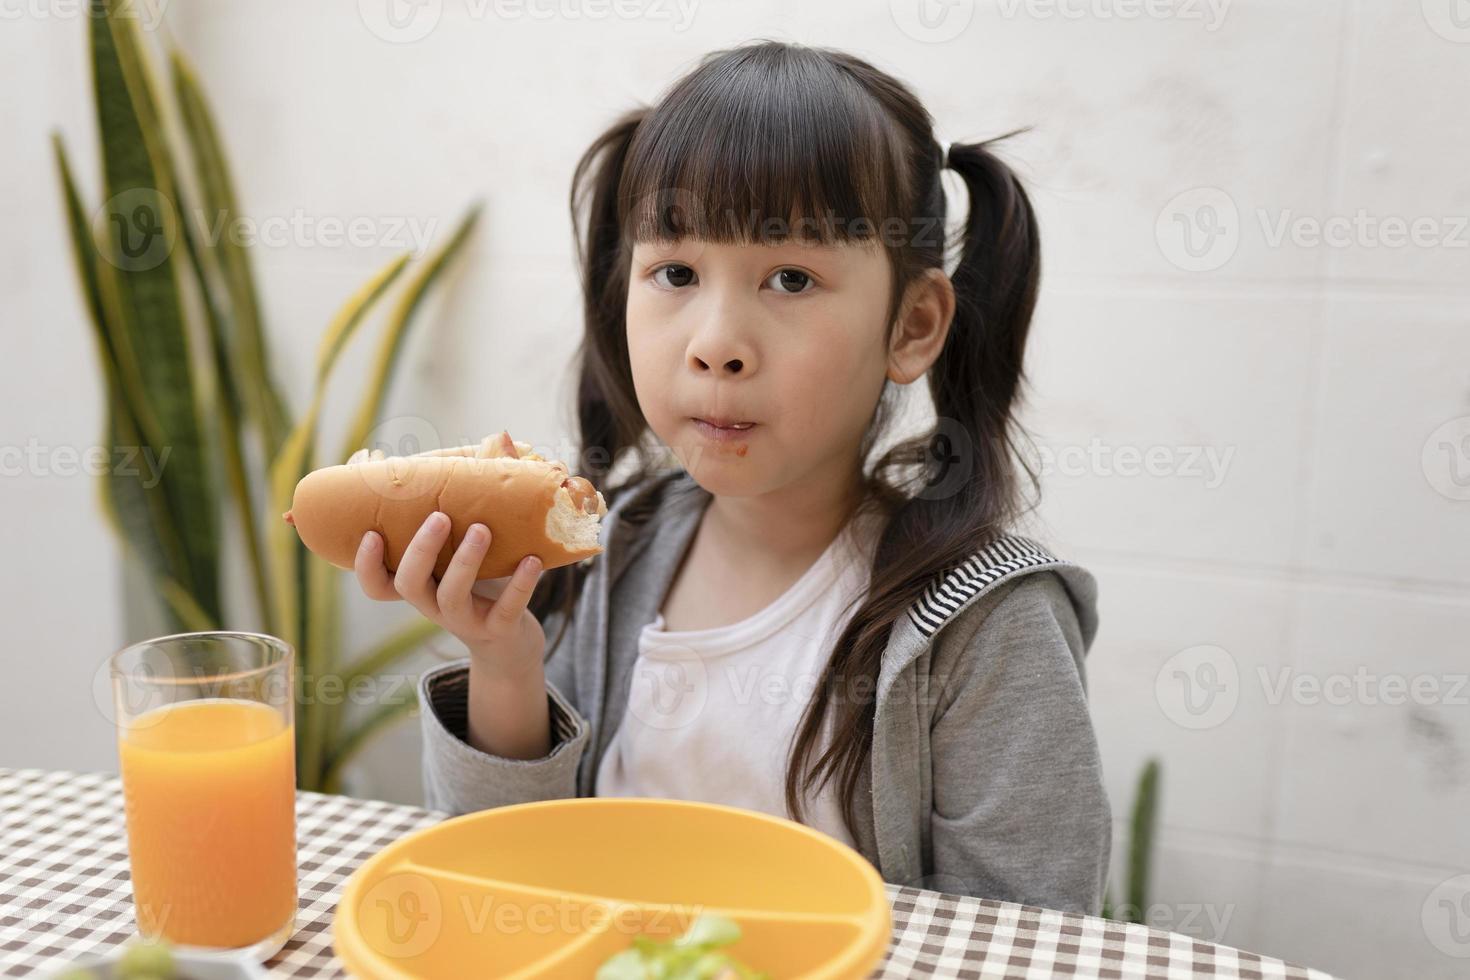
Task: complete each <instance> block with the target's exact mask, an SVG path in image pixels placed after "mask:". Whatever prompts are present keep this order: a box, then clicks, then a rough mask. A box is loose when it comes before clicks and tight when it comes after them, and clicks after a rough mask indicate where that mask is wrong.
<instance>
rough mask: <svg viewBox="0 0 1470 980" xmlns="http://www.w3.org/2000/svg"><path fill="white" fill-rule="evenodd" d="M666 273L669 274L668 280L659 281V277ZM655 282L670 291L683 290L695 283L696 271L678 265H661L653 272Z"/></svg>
mask: <svg viewBox="0 0 1470 980" xmlns="http://www.w3.org/2000/svg"><path fill="white" fill-rule="evenodd" d="M666 272H667V273H668V278H667V280H661V279H659V276H661V275H662V274H663V273H666ZM653 281H654V282H655V283H657V284H658V285H660V286H664V287H665V288H668V289H682V288H683V287H685V286H688V285H690V284H691V283H692V282H693V281H694V270H693V269H691V268H689V267H688V266H687V265H678V264H675V263H670V264H669V265H661V266H659V267H658V268H657V269H654V270H653Z"/></svg>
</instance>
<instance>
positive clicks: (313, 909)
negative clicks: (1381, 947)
mask: <svg viewBox="0 0 1470 980" xmlns="http://www.w3.org/2000/svg"><path fill="white" fill-rule="evenodd" d="M444 817H445V814H443V813H439V812H436V811H433V810H423V809H419V808H417V807H408V806H399V805H396V804H391V803H383V802H379V801H375V800H358V799H353V798H351V797H345V796H329V795H322V794H320V793H299V794H297V798H296V819H297V825H296V827H297V861H298V865H299V894H300V911H299V913H298V915H297V929H296V933H295V935H293V936H292V937H291V938H290V939H289V940H288V941H287V943H286V946H285V948H283V949H282V950H281V951H280V952H279V953H278V954H276V956H275V957H273V958H272V959H271V960H270V961H269V963H268V964H267V966H268V967H269V969H270V972H271V974H272V975H273V976H281V977H312V978H317V977H344V976H346V974H345V972H344V971H343V969H342V966H341V964H340V963H339V962H338V960H337V958H336V957H335V956H334V955H333V953H332V939H331V924H332V913H333V911H334V910H335V908H336V905H337V899H338V896H339V895H340V894H341V890H342V884H343V882H344V881H346V879H347V877H348V875H350V874H351V873H352V871H353V870H354V869H356V868H357V866H358V865H359V864H361V863H362V862H363V861H364V860H366V859H367V858H368V857H370V856H371V855H372V854H374V853H376V852H377V851H378V850H380V849H381V848H383V847H385V846H386V845H388V844H390V843H391V842H393V841H394V840H396V839H398V838H399V837H402V836H403V835H404V834H407V833H409V832H411V831H414V830H417V829H418V828H420V827H426V826H429V825H430V824H433V823H436V822H438V821H439V820H442V819H444ZM886 888H887V893H888V899H889V902H890V903H891V904H892V908H893V940H892V942H891V943H890V944H889V947H888V951H887V954H886V955H885V957H884V960H883V963H882V965H881V966H880V968H879V970H878V971H877V972H876V973H875V974H874V976H875V978H881V980H890V978H893V980H897V978H901V977H914V976H940V977H955V978H982V977H984V978H990V977H1000V978H1028V980H1029V978H1047V977H1098V978H1103V977H1107V978H1118V980H1135V978H1161V980H1178V978H1185V977H1193V976H1201V977H1216V978H1224V980H1234V978H1239V980H1247V978H1249V980H1277V978H1279V980H1331V978H1330V977H1328V975H1327V974H1325V973H1322V972H1321V971H1318V970H1307V969H1303V968H1301V967H1296V966H1291V965H1288V964H1286V963H1283V962H1281V961H1280V960H1275V959H1271V958H1270V957H1265V956H1258V955H1256V954H1254V953H1247V952H1243V951H1240V950H1236V949H1231V948H1230V947H1228V946H1217V945H1214V944H1211V943H1207V942H1202V941H1199V940H1196V939H1192V938H1190V937H1188V936H1183V935H1180V934H1178V933H1169V932H1161V931H1159V930H1155V929H1149V928H1147V927H1144V926H1140V925H1130V924H1124V923H1118V922H1110V921H1108V920H1105V919H1097V918H1092V917H1089V916H1079V915H1072V914H1068V913H1063V912H1055V911H1050V910H1047V909H1038V908H1032V907H1029V906H1024V905H1014V904H1011V903H1008V902H994V901H989V900H982V899H975V898H969V897H963V896H955V895H945V894H942V893H940V892H933V891H924V890H921V889H917V888H908V887H903V886H899V885H891V884H890V885H888V886H886ZM132 903H133V896H132V887H131V884H130V882H129V878H128V858H127V839H126V835H125V829H124V822H123V809H122V791H121V787H120V786H119V783H118V780H117V777H116V776H111V775H106V774H99V773H72V772H60V771H49V770H38V769H0V975H6V976H24V975H26V974H28V973H30V972H32V971H35V970H40V969H53V968H55V967H57V966H59V965H61V964H62V963H64V962H66V961H68V960H72V959H77V958H80V957H81V956H83V955H86V954H90V953H98V952H101V951H103V950H105V949H107V948H109V947H111V946H114V945H117V944H119V943H122V942H123V941H125V940H126V939H128V938H129V937H130V936H131V935H132V930H133V906H132Z"/></svg>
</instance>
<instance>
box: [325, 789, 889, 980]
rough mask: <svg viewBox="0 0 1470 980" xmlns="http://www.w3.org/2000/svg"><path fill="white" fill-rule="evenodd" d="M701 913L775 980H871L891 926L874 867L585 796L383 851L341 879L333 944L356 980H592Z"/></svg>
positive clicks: (480, 818) (854, 857) (641, 803)
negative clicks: (622, 955)
mask: <svg viewBox="0 0 1470 980" xmlns="http://www.w3.org/2000/svg"><path fill="white" fill-rule="evenodd" d="M701 912H717V913H719V914H721V915H725V916H729V917H730V918H731V919H733V920H734V921H735V922H736V923H738V924H739V926H740V930H741V938H740V941H739V942H737V943H733V944H731V945H729V946H725V947H722V949H725V950H727V951H729V952H730V953H731V954H732V955H734V956H735V957H737V958H738V959H739V960H740V961H741V962H743V963H745V964H747V965H748V966H751V967H753V968H755V969H758V970H764V971H765V972H766V973H768V974H769V975H770V976H771V977H772V978H786V977H807V978H818V977H820V978H823V980H828V978H831V980H837V978H861V977H866V976H868V975H869V974H870V973H871V972H872V970H873V968H874V967H875V966H877V964H878V960H879V959H880V958H881V957H882V955H883V952H884V950H885V949H886V948H887V946H888V938H889V934H890V931H891V928H892V926H891V920H890V917H889V911H888V901H887V898H886V896H885V895H884V892H883V880H882V879H881V878H880V877H879V876H878V873H877V871H875V870H874V869H873V866H872V865H871V864H869V863H868V862H867V861H866V860H864V859H863V857H862V856H861V855H859V854H858V853H857V852H856V851H854V850H852V849H851V848H849V847H847V846H845V845H843V844H841V843H839V842H838V841H836V840H833V839H832V838H830V837H828V836H826V835H825V834H822V833H819V832H818V831H815V830H812V829H811V828H809V827H804V826H802V825H801V824H798V823H795V822H793V821H790V820H783V819H780V818H778V817H772V816H768V815H766V814H763V813H756V812H754V811H751V810H744V809H740V808H737V807H730V806H718V805H714V804H709V803H691V802H685V801H680V800H656V799H630V798H620V797H592V798H581V799H569V800H552V801H549V802H545V803H524V804H520V805H517V806H507V807H500V808H497V809H493V810H482V811H479V812H477V813H469V814H465V815H464V816H461V817H454V818H452V819H449V820H445V821H444V822H443V823H440V824H437V825H435V826H433V827H427V828H425V829H423V830H420V831H417V832H415V833H413V834H409V835H408V836H407V837H404V838H403V839H402V840H399V841H396V842H394V843H393V844H390V845H389V846H387V847H385V848H384V849H383V850H381V851H379V852H378V853H377V854H375V855H373V856H372V857H371V858H369V859H368V860H367V862H366V863H364V864H363V865H362V867H360V868H358V869H357V871H355V872H354V873H353V875H352V877H351V878H349V879H348V881H347V884H346V885H345V886H344V888H343V892H342V900H341V902H340V903H339V904H338V906H337V912H336V915H335V917H334V918H333V920H332V937H333V941H334V944H335V946H336V949H337V955H338V956H340V957H341V958H342V962H343V963H344V964H345V965H346V967H347V969H348V970H349V971H351V972H352V973H353V974H354V975H355V976H358V977H372V978H390V977H391V978H404V977H454V978H461V977H469V976H474V977H515V978H526V980H529V978H532V977H535V978H551V977H555V978H558V980H560V978H566V980H573V978H578V977H585V978H588V980H591V978H592V976H593V975H594V974H595V973H596V972H597V968H598V967H599V966H600V965H601V964H602V963H603V962H604V961H605V960H606V959H607V958H608V957H609V956H611V955H613V954H614V953H616V952H618V951H619V950H622V949H627V948H629V947H630V946H632V945H633V937H634V936H636V935H647V936H653V937H656V938H659V939H671V938H673V937H674V936H677V935H678V934H679V933H681V932H683V931H684V929H685V928H686V927H687V926H688V925H689V923H690V922H691V921H693V919H694V918H695V917H696V916H697V915H698V914H699V913H701Z"/></svg>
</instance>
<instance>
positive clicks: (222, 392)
mask: <svg viewBox="0 0 1470 980" xmlns="http://www.w3.org/2000/svg"><path fill="white" fill-rule="evenodd" d="M89 6H90V9H89V13H90V15H91V16H89V17H87V18H84V20H85V22H86V27H87V32H88V44H89V48H90V55H91V65H92V82H93V96H94V101H95V109H96V122H97V127H98V135H99V146H100V150H101V160H100V174H101V193H100V198H101V200H102V201H103V202H104V203H102V204H101V205H100V206H97V207H96V208H91V207H89V205H88V204H87V203H86V202H85V200H84V198H83V195H82V193H81V191H80V190H79V188H78V183H77V176H76V172H75V170H74V169H73V167H72V166H71V162H70V160H69V159H68V156H67V153H66V150H65V147H64V145H63V142H62V140H61V137H60V136H59V135H53V138H52V142H53V147H54V150H55V157H56V168H57V172H58V175H59V179H60V184H61V194H62V203H63V208H64V214H65V220H66V223H67V227H68V231H69V235H70V240H71V250H72V257H73V259H74V261H75V264H76V270H77V276H78V283H79V286H80V290H81V295H82V299H83V302H84V305H85V307H86V311H87V314H88V320H89V321H90V326H91V332H92V334H93V337H94V340H95V342H96V344H95V346H96V348H97V353H98V360H99V362H100V364H101V367H102V376H103V380H104V383H105V385H106V406H107V417H106V431H105V437H104V442H103V445H105V446H107V447H109V449H110V451H111V452H112V453H113V459H114V461H118V460H122V459H124V458H125V457H127V458H132V457H135V456H136V455H137V454H139V453H151V454H152V457H151V458H152V459H153V460H157V461H160V463H161V465H159V466H153V467H138V466H135V465H134V466H124V465H114V466H109V467H108V468H107V472H106V473H104V474H103V475H102V476H101V477H100V479H99V496H100V502H101V507H102V510H103V512H104V514H105V515H106V516H107V518H108V521H109V524H110V525H111V526H112V528H113V529H114V531H115V533H116V534H117V535H118V537H119V539H120V540H121V541H122V543H123V546H124V548H125V549H126V550H127V552H128V553H129V554H130V555H132V556H133V557H135V558H136V559H137V560H138V562H139V564H140V566H141V567H142V568H144V569H145V570H146V572H147V575H148V576H149V579H150V580H151V582H152V583H153V584H154V586H155V588H156V590H157V595H158V599H159V605H160V613H161V615H162V617H163V619H164V621H165V622H167V623H168V624H169V625H170V626H171V627H172V628H173V630H174V631H184V630H213V629H230V628H240V627H239V626H232V625H231V624H232V623H234V624H239V623H244V622H248V621H250V619H249V614H248V613H246V612H242V611H238V610H230V609H227V608H226V607H225V602H224V596H223V594H222V590H221V586H220V582H221V563H222V561H238V560H239V556H236V555H234V554H230V553H228V552H227V551H226V550H225V549H224V548H222V545H221V541H222V538H223V535H222V518H223V515H224V514H225V513H226V512H227V509H229V508H233V510H234V511H235V512H236V514H237V515H238V518H239V524H240V527H241V531H242V534H243V538H244V552H245V553H244V555H243V558H244V559H245V561H246V562H247V563H248V565H249V571H250V583H251V592H252V596H253V603H252V604H253V606H254V610H253V612H254V622H258V623H260V624H261V628H263V629H264V631H265V632H268V633H272V634H274V635H276V636H279V637H281V638H283V639H285V640H287V641H289V642H290V643H291V644H292V646H293V647H294V648H295V650H296V655H297V658H298V664H297V666H298V670H297V676H298V678H299V680H300V685H298V691H297V705H296V719H297V779H298V784H299V785H300V786H301V788H303V789H322V790H326V791H329V792H331V791H337V790H338V789H339V788H340V785H341V779H342V774H343V767H344V766H345V765H346V763H347V762H349V761H350V760H351V759H352V758H353V756H354V755H355V754H356V753H357V752H358V751H359V750H360V749H361V748H362V746H363V745H364V744H366V742H367V741H368V739H369V738H370V737H371V736H373V735H374V734H375V733H377V732H379V731H381V730H382V729H383V728H384V727H385V726H386V725H388V724H389V723H390V722H392V721H393V720H394V719H396V718H398V717H399V716H401V715H403V714H405V713H407V712H410V711H412V710H413V708H414V703H413V699H412V698H401V697H400V698H397V699H395V700H394V701H393V703H380V704H376V705H373V706H372V707H371V710H368V711H367V712H365V713H364V715H363V717H361V718H358V719H352V720H351V724H349V719H345V718H344V716H343V712H342V710H341V704H340V700H341V699H340V698H337V699H333V698H325V697H317V696H312V694H313V692H314V691H315V690H316V689H317V688H318V687H319V686H320V685H321V684H322V681H323V679H324V678H332V679H334V680H335V681H340V682H341V683H340V686H338V687H337V690H346V691H352V690H357V688H354V687H352V686H350V685H352V684H354V683H358V684H360V683H361V682H362V680H363V679H364V678H371V677H374V676H376V675H377V674H379V673H380V672H383V671H386V670H387V669H389V668H390V667H392V666H393V665H394V663H395V662H397V661H398V660H399V659H401V658H402V657H404V656H406V655H407V654H409V653H411V652H412V651H414V650H416V649H418V648H420V647H422V646H423V645H424V644H425V643H426V642H427V641H428V640H429V639H430V638H431V637H433V636H434V635H435V634H436V633H437V632H438V628H437V627H436V626H434V624H432V623H430V622H428V621H426V620H424V619H422V618H419V617H414V619H413V620H412V621H411V622H409V623H408V624H407V625H405V626H403V627H401V628H400V629H398V630H397V631H395V632H392V633H391V634H390V635H387V636H385V637H382V638H381V639H380V640H379V641H378V642H377V643H376V644H375V645H373V646H372V647H371V648H369V649H366V650H363V651H360V652H358V653H357V654H356V655H355V656H348V654H347V652H346V651H344V650H343V649H342V647H343V642H342V629H341V625H342V624H341V619H342V610H341V604H340V587H341V577H342V573H341V572H339V571H337V570H336V569H334V568H332V567H331V566H330V565H327V564H326V563H325V562H323V561H321V560H319V559H316V558H314V557H312V556H310V555H309V554H308V553H307V552H306V551H305V550H304V549H303V547H302V546H301V543H300V540H299V539H298V538H297V536H296V535H295V534H294V533H293V532H292V530H291V528H289V527H287V526H286V525H285V524H284V523H283V522H282V521H281V519H280V515H281V514H282V513H283V512H284V511H285V510H287V509H288V508H289V507H290V498H291V493H292V491H293V489H294V487H295V485H296V481H297V480H298V479H300V478H301V477H302V476H303V475H304V474H305V473H307V472H308V471H309V470H311V469H313V468H314V467H316V466H318V465H326V463H328V462H341V461H343V460H345V459H346V457H347V456H348V455H350V453H351V452H352V451H353V450H354V449H356V448H358V447H360V446H362V445H363V444H364V443H365V441H366V440H367V439H368V438H369V434H370V432H371V431H372V428H373V426H374V425H375V424H376V421H377V416H378V413H379V411H380V410H381V408H382V404H383V400H384V397H385V395H386V393H387V389H388V386H389V384H390V382H391V380H392V376H393V373H394V366H395V363H396V361H397V357H398V353H399V351H400V350H401V348H402V344H403V340H404V338H405V336H406V333H407V331H408V329H409V327H410V325H411V324H412V323H413V322H414V321H415V319H416V315H417V314H418V313H419V312H420V310H421V307H422V304H423V300H424V299H425V297H426V296H427V295H428V294H429V293H430V291H431V290H432V289H433V287H434V286H435V284H436V283H438V282H439V281H440V280H441V278H442V277H443V275H444V272H445V270H446V268H447V267H448V266H449V265H450V263H451V261H452V260H453V258H454V256H455V255H456V254H457V253H458V252H459V251H460V250H461V249H462V247H463V246H464V244H465V242H466V240H467V239H468V236H469V235H470V233H471V231H472V229H473V227H474V225H475V222H476V219H477V217H478V213H479V208H478V206H475V207H472V208H470V210H469V211H468V213H467V214H466V215H465V216H464V218H463V219H462V220H461V221H460V222H459V224H458V225H457V227H456V228H455V229H454V231H453V232H452V234H451V235H450V236H449V238H448V240H447V241H445V242H444V243H443V244H442V245H440V246H439V247H438V248H437V249H435V250H433V251H432V252H431V253H430V254H428V255H426V256H424V257H422V258H421V259H418V260H414V258H413V256H410V255H403V256H400V257H398V258H396V259H395V260H394V261H392V262H391V263H389V265H388V266H387V267H386V268H385V269H383V270H382V271H381V272H379V273H378V274H377V275H376V276H374V277H373V278H372V279H371V280H370V281H369V282H367V283H366V284H365V285H364V286H363V287H362V288H361V289H360V290H359V291H358V292H357V293H356V294H355V295H353V296H351V297H349V298H348V299H347V301H346V302H345V304H344V305H343V306H342V308H341V310H340V312H339V313H338V314H337V315H336V317H335V318H334V319H333V320H332V322H331V323H330V324H329V325H328V326H327V329H326V332H325V333H324V335H323V337H322V340H321V343H320V345H319V349H318V354H317V359H316V371H315V376H314V384H315V390H314V393H313V394H312V397H311V401H310V404H309V406H308V407H307V409H306V411H305V412H304V413H302V414H301V415H300V416H299V417H298V416H293V414H292V412H291V410H290V408H289V407H288V405H287V401H286V399H285V398H284V397H283V396H282V394H281V391H280V389H279V387H278V385H277V384H276V381H275V378H274V375H273V373H272V370H271V359H270V351H269V347H268V344H267V337H266V331H265V328H264V324H263V323H262V318H261V304H260V302H259V294H258V292H257V290H256V285H255V279H254V275H253V273H252V271H251V261H250V254H249V251H248V248H247V247H246V246H245V245H244V244H242V243H241V242H240V241H238V240H236V236H232V235H208V234H206V233H205V228H204V227H203V225H202V217H201V216H202V215H204V214H208V215H211V216H212V220H214V221H220V220H223V221H225V222H229V221H233V220H235V219H236V218H237V216H239V214H240V210H239V207H238V205H237V203H236V200H235V191H234V185H233V182H232V180H231V177H230V169H229V167H228V165H227V163H226V159H225V153H224V147H223V144H222V142H221V139H220V135H219V132H218V130H217V128H216V126H215V124H214V121H213V118H212V116H211V113H210V110H209V107H208V104H207V102H206V100H205V98H204V93H203V90H202V89H201V87H200V84H199V81H198V78H197V77H196V75H195V73H194V71H193V70H192V69H191V67H190V66H189V64H188V62H187V61H186V59H185V58H184V57H183V55H182V54H181V53H180V52H179V51H178V50H176V49H173V48H172V47H170V50H168V52H167V57H166V59H165V60H166V63H167V87H166V88H164V87H163V86H162V85H161V84H160V71H159V69H158V67H157V65H156V63H155V62H156V61H157V60H158V55H156V54H155V53H154V52H153V50H152V48H151V47H150V46H149V45H147V44H145V43H144V40H143V38H142V36H141V32H140V31H139V27H138V22H137V18H136V17H134V16H130V15H129V12H128V10H127V7H128V4H127V3H126V0H89ZM166 96H167V97H166ZM385 302H386V303H388V304H390V308H389V311H388V314H387V316H386V327H385V328H384V333H383V336H382V338H381V339H380V341H379V346H378V350H377V357H376V362H375V365H374V368H373V371H372V373H371V376H370V377H369V378H368V383H367V386H366V388H365V389H364V391H363V392H362V394H361V402H360V405H359V407H358V410H357V412H356V413H355V414H354V416H353V418H352V421H351V423H350V426H349V431H348V432H347V433H346V435H345V437H344V438H343V439H342V441H341V442H340V443H339V444H338V448H337V452H336V455H333V456H329V457H327V458H326V459H325V460H323V459H319V457H318V453H317V443H318V439H319V436H320V433H319V432H318V425H317V423H318V416H319V414H320V410H321V407H322V400H323V394H324V390H325V387H326V383H327V380H328V378H329V377H330V376H331V374H332V369H333V366H334V365H335V364H336V363H337V360H338V356H339V355H340V354H341V352H342V350H343V348H344V347H345V346H346V344H347V342H348V341H349V340H350V339H351V338H352V337H353V335H354V334H355V333H356V332H357V331H358V329H359V328H360V327H361V326H362V325H363V323H364V322H365V321H366V320H367V319H368V315H369V313H371V312H372V311H373V310H374V309H375V308H376V307H377V306H378V305H379V304H380V303H385ZM251 440H254V442H253V446H254V448H255V450H256V451H255V452H254V453H252V452H250V451H248V450H249V449H250V448H251V445H252V443H251ZM306 685H313V687H312V689H311V690H308V689H307V687H306Z"/></svg>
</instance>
